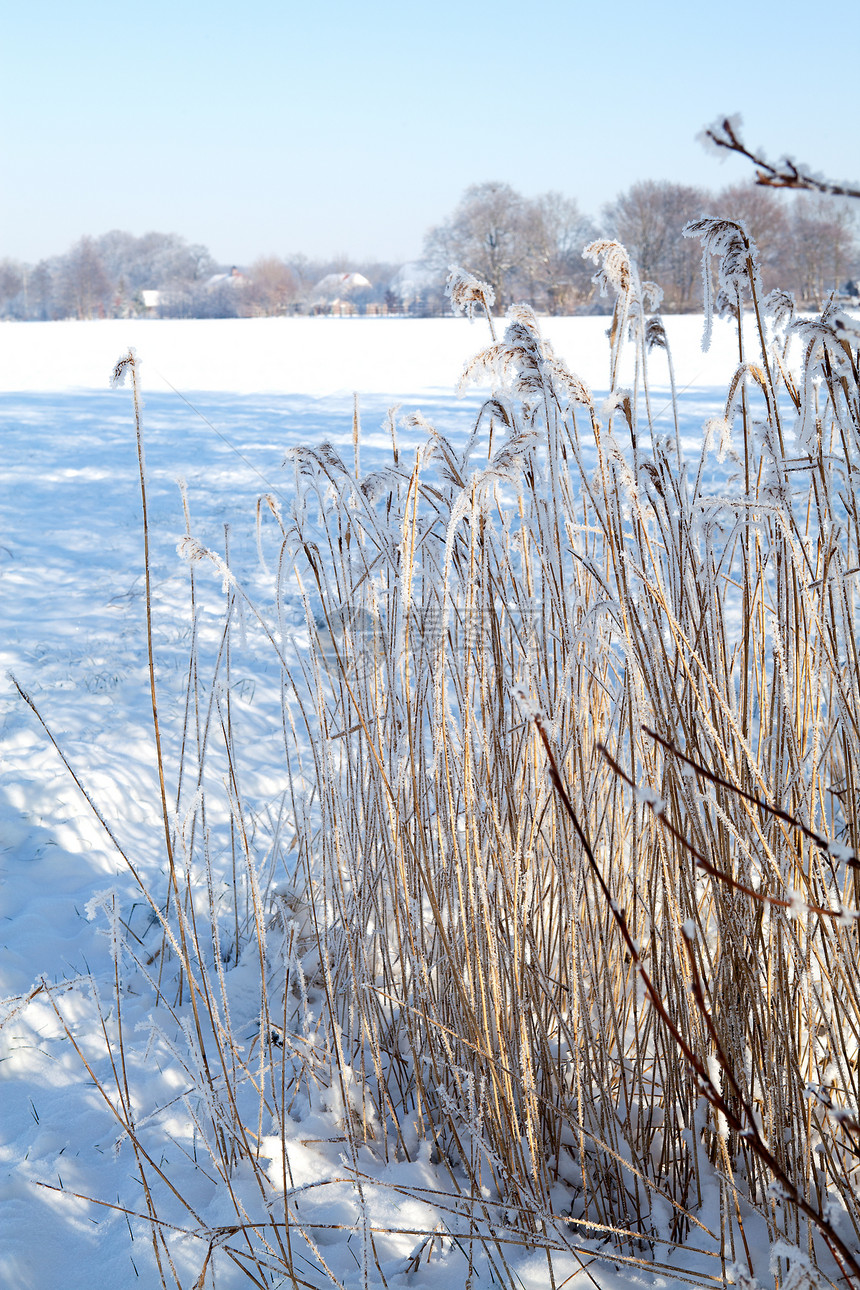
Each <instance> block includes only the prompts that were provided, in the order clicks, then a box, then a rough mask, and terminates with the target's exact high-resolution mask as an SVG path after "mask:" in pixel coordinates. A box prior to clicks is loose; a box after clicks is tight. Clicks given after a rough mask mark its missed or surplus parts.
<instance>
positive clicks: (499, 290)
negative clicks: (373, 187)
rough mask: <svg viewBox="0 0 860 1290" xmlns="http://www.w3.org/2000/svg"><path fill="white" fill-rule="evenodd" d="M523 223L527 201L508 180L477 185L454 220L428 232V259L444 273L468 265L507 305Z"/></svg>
mask: <svg viewBox="0 0 860 1290" xmlns="http://www.w3.org/2000/svg"><path fill="white" fill-rule="evenodd" d="M525 222H526V212H525V203H524V202H523V199H522V197H521V196H520V194H519V193H517V192H515V191H514V189H513V188H511V186H510V184H502V183H486V184H473V185H472V186H471V187H470V188H467V189H466V191H465V193H464V194H463V196H462V198H461V199H460V203H459V205H458V206H457V209H456V210H455V211H454V213H453V215H452V216H451V218H450V219H449V220H447V221H446V222H445V223H444V224H440V225H439V226H438V227H437V228H433V229H431V230H430V232H429V233H428V234H427V238H426V240H425V249H424V258H425V259H426V260H428V261H429V262H430V263H432V264H434V265H436V267H437V268H439V269H440V270H441V271H444V270H445V269H447V267H448V265H449V264H462V265H464V266H465V267H466V268H468V270H469V272H470V273H474V274H476V275H477V276H478V277H479V278H481V279H482V280H483V281H484V282H488V283H489V284H490V286H491V287H492V288H493V291H494V292H495V296H496V306H497V307H498V308H504V307H505V306H506V305H508V304H510V303H511V301H512V299H513V298H514V294H515V293H514V291H513V282H514V279H515V277H516V274H517V271H518V270H519V269H520V268H521V266H522V265H523V262H524V259H525V254H524V247H523V230H524V225H525Z"/></svg>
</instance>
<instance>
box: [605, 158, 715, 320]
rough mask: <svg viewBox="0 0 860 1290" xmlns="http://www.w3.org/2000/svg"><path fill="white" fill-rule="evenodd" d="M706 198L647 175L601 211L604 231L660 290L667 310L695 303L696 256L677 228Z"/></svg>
mask: <svg viewBox="0 0 860 1290" xmlns="http://www.w3.org/2000/svg"><path fill="white" fill-rule="evenodd" d="M710 200H711V199H710V197H709V195H708V194H707V193H706V192H705V191H704V190H703V189H701V188H691V187H688V186H686V185H684V184H672V183H669V182H668V181H666V180H663V181H657V180H654V179H646V180H643V181H641V182H640V183H636V184H633V185H632V186H631V187H630V188H628V189H627V191H626V192H624V193H621V194H620V195H619V196H618V197H617V198H616V199H615V201H614V202H612V203H611V204H610V205H609V206H607V207H606V208H605V210H604V218H605V220H606V223H607V225H608V227H609V231H610V232H611V233H612V235H613V236H614V237H616V238H617V239H618V240H619V242H622V243H623V244H624V246H625V247H626V248H627V250H628V251H629V253H630V256H631V258H632V259H634V260H635V261H636V266H637V268H638V270H639V275H640V277H641V278H642V279H643V281H646V280H647V281H650V282H656V283H657V284H658V285H659V286H660V287H662V288H663V293H664V300H665V308H666V309H668V310H685V309H691V308H693V307H694V306H695V305H696V304H697V303H698V294H699V283H700V276H701V275H700V264H701V259H700V256H699V253H698V250H697V249H696V247H695V246H694V245H693V244H692V243H691V242H690V241H689V240H687V239H685V238H683V237H682V236H681V230H682V229H683V227H684V225H685V224H687V223H688V222H689V221H690V220H693V219H697V218H698V217H699V216H701V215H702V214H703V213H704V212H705V210H706V208H707V206H708V204H709V202H710Z"/></svg>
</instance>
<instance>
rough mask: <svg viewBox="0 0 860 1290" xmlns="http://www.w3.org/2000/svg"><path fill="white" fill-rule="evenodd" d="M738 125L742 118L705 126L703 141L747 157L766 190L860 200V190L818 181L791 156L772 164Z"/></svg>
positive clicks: (827, 181)
mask: <svg viewBox="0 0 860 1290" xmlns="http://www.w3.org/2000/svg"><path fill="white" fill-rule="evenodd" d="M739 125H740V121H739V118H737V117H724V118H723V119H722V120H718V121H715V122H714V123H713V125H709V126H706V127H705V129H704V130H703V131H702V133H701V135H700V138H701V139H702V142H703V143H705V144H706V145H707V146H711V147H714V148H723V149H725V151H727V152H736V153H738V155H739V156H741V157H746V159H747V161H751V162H752V164H753V165H754V166H755V168H756V174H755V181H756V183H757V184H760V185H761V186H762V187H763V188H793V189H798V190H801V191H805V192H811V193H826V194H827V195H828V196H830V197H858V198H860V188H849V187H847V186H846V185H844V184H837V183H835V182H834V181H833V180H832V179H819V178H818V177H817V176H816V175H813V174H812V173H811V172H810V171H809V170H807V169H805V168H804V167H803V166H799V165H797V163H796V162H794V161H792V159H791V158H790V157H784V158H783V159H782V161H780V162H779V163H778V164H777V165H772V164H771V163H770V162H769V161H768V160H767V158H766V157H763V156H762V155H761V154H760V153H757V152H753V151H752V149H750V148H748V147H747V146H746V144H745V143H744V141H743V139H742V138H741V136H740V132H739Z"/></svg>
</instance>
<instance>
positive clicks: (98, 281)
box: [59, 237, 111, 318]
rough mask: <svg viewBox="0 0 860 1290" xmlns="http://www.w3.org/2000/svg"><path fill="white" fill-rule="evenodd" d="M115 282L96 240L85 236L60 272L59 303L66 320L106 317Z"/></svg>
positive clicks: (73, 248)
mask: <svg viewBox="0 0 860 1290" xmlns="http://www.w3.org/2000/svg"><path fill="white" fill-rule="evenodd" d="M110 294H111V282H110V279H109V278H108V275H107V273H106V272H105V267H104V265H103V264H102V260H101V256H100V255H99V253H98V248H97V247H96V244H95V241H94V240H93V238H91V237H82V238H81V239H80V241H79V242H76V243H75V245H74V246H73V247H72V249H71V250H70V251H69V252H68V254H67V255H65V256H64V257H63V260H62V262H61V265H60V271H59V302H60V307H61V309H62V312H63V313H64V314H65V316H66V317H75V318H94V317H95V318H98V317H102V318H103V317H105V315H106V314H107V313H108V312H109V308H110Z"/></svg>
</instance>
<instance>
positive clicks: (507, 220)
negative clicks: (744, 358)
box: [0, 180, 860, 320]
mask: <svg viewBox="0 0 860 1290" xmlns="http://www.w3.org/2000/svg"><path fill="white" fill-rule="evenodd" d="M703 214H709V215H717V216H722V217H724V218H729V219H735V220H740V221H742V222H743V223H744V224H745V226H746V228H747V230H748V232H749V233H750V234H751V236H752V238H753V240H754V241H755V242H756V244H757V246H758V248H759V252H760V257H761V268H762V276H763V280H764V285H765V288H769V287H772V286H777V285H779V286H780V287H781V288H782V289H783V290H787V291H791V292H792V293H793V294H794V296H795V299H796V301H797V303H798V305H799V306H800V307H801V308H815V309H818V308H821V307H822V305H823V303H824V302H825V300H826V299H827V298H828V296H829V295H830V293H831V292H833V291H834V290H836V291H839V290H840V289H842V288H843V287H844V285H845V283H846V281H848V280H850V279H851V278H856V277H857V276H858V274H860V242H859V241H858V228H857V219H856V215H855V211H854V209H852V207H851V205H850V203H848V202H847V201H846V200H845V199H840V198H839V197H834V196H831V195H829V194H826V193H808V192H801V193H797V194H795V195H793V196H792V197H791V199H790V200H786V199H785V198H784V197H782V196H780V195H778V194H777V193H775V192H774V191H773V190H772V189H770V188H766V187H764V188H763V187H760V186H757V185H756V184H754V183H750V184H743V185H734V186H732V187H728V188H725V189H723V190H722V191H721V192H718V193H711V192H708V191H707V190H705V189H702V188H696V187H692V186H688V185H683V184H676V183H669V182H666V181H664V182H658V181H654V180H645V181H642V182H639V183H636V184H633V185H631V187H629V188H628V189H627V190H626V191H624V192H622V193H621V194H619V196H618V197H617V198H616V199H615V201H613V202H611V203H609V204H608V205H606V206H605V207H604V208H603V210H602V212H601V216H600V218H599V219H598V220H595V219H593V218H592V217H590V216H588V215H586V214H584V213H583V212H582V211H581V210H580V208H579V206H578V204H577V202H576V201H575V200H574V199H572V198H569V197H565V196H563V195H562V194H561V193H555V192H550V193H544V194H541V195H540V196H538V197H534V198H526V197H524V196H522V194H520V193H518V192H517V191H516V190H515V189H513V188H512V187H511V186H510V185H509V184H503V183H484V184H477V185H474V186H472V187H470V188H468V189H467V190H466V191H465V193H464V194H463V196H462V198H461V200H460V202H459V204H458V205H457V207H456V209H455V210H454V211H453V212H452V213H451V215H450V216H449V218H448V219H447V220H445V221H444V222H443V223H442V224H440V225H438V226H436V227H434V228H431V229H430V230H429V231H428V233H427V234H426V237H425V239H424V248H423V255H422V258H421V260H420V261H419V262H417V263H415V264H412V265H408V266H400V265H397V264H393V263H387V262H367V261H355V260H351V259H350V258H349V257H348V256H345V255H341V256H336V257H334V258H332V259H331V260H328V261H323V260H308V259H307V258H306V257H304V256H301V255H294V256H287V257H283V258H282V257H279V256H265V257H262V258H260V259H258V260H257V261H256V262H255V263H254V264H252V265H250V266H249V267H247V268H245V269H243V270H242V271H241V272H233V273H232V274H231V273H230V272H225V271H224V270H223V266H219V265H218V264H217V263H216V262H215V261H214V259H213V258H212V256H211V254H210V253H209V251H208V249H207V248H206V247H205V246H202V245H199V244H196V243H189V242H187V241H186V240H185V239H184V238H182V237H179V236H177V235H176V234H172V233H147V234H145V235H144V236H142V237H136V236H134V235H133V234H131V233H127V232H123V231H120V230H114V231H112V232H109V233H105V234H103V235H102V236H101V237H89V236H86V237H82V238H80V239H79V240H78V241H77V242H76V243H75V244H74V246H72V247H70V248H69V250H68V251H66V252H65V254H63V255H58V256H54V257H52V258H50V259H45V260H41V261H40V262H39V263H38V264H36V265H27V264H23V263H21V262H18V261H15V260H12V259H3V260H0V318H13V319H14V318H18V319H39V320H49V319H60V318H82V319H83V318H116V317H131V316H136V315H141V314H147V313H149V314H152V313H156V314H158V315H159V316H162V317H186V318H191V317H204V318H205V317H241V316H266V315H279V314H281V315H282V314H289V313H301V312H325V311H326V309H327V307H328V303H327V297H326V295H325V293H323V294H322V295H319V294H317V295H316V296H315V290H316V288H317V287H318V286H319V285H321V284H322V282H324V281H325V280H326V279H329V278H330V275H333V274H334V275H338V274H347V273H357V274H360V275H361V276H362V277H363V278H364V279H366V280H367V284H366V285H364V286H362V287H361V289H360V290H359V291H357V292H354V293H353V298H352V306H351V307H352V308H353V309H354V311H355V312H367V311H374V312H385V313H411V314H414V315H420V316H432V315H436V314H444V313H447V301H446V299H445V295H444V282H445V276H446V272H447V268H448V265H449V264H451V263H458V264H461V265H463V266H464V267H466V268H468V269H469V270H470V271H471V272H472V273H475V274H476V275H477V276H478V277H480V278H483V279H484V280H485V281H487V282H488V283H489V284H490V285H491V287H492V288H493V291H494V293H495V296H496V303H497V306H498V307H499V308H501V309H503V308H504V307H506V306H507V305H508V304H510V303H511V302H512V301H514V300H525V301H528V302H529V303H530V304H531V305H533V307H534V308H535V309H536V310H538V311H539V312H541V313H548V314H572V313H587V312H602V310H603V309H604V308H605V302H604V303H603V304H601V302H600V300H599V297H598V296H597V295H596V291H595V287H594V284H593V282H592V280H591V277H592V272H593V270H592V268H591V267H590V265H589V264H588V263H587V262H586V261H584V260H583V258H582V248H583V246H585V245H586V244H587V243H588V242H589V241H591V240H593V239H594V238H596V237H598V236H610V237H614V238H617V240H618V241H620V242H622V243H623V244H624V245H625V246H626V247H627V250H628V251H629V253H630V255H631V257H632V258H633V259H634V260H635V261H636V263H637V266H638V269H639V273H640V277H641V278H642V279H643V280H648V281H653V282H656V283H657V284H658V285H659V286H660V287H661V288H662V290H663V306H662V307H663V309H664V310H665V311H668V312H687V311H692V310H696V309H698V308H700V307H701V299H702V284H701V261H700V253H699V250H698V245H697V243H695V242H691V241H689V240H688V239H686V238H684V237H683V236H682V234H681V230H682V228H683V227H684V225H685V224H686V223H687V222H688V221H689V220H692V219H697V218H698V217H699V216H701V215H703ZM153 292H155V293H157V303H155V304H153V303H152V301H153V299H154V297H153V296H152V295H151V294H150V293H153ZM145 293H146V294H145ZM329 294H331V293H329Z"/></svg>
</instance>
